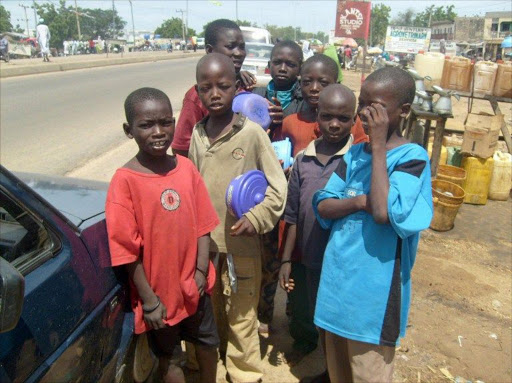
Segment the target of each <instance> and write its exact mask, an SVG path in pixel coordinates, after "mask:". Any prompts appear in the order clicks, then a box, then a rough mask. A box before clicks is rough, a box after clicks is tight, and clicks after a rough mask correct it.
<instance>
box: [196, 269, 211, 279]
mask: <svg viewBox="0 0 512 383" xmlns="http://www.w3.org/2000/svg"><path fill="white" fill-rule="evenodd" d="M196 270H197V271H199V272H200V273H201V274H203V276H204V279H208V273H207V272H205V271H203V270H201V269H200V268H199V267H196Z"/></svg>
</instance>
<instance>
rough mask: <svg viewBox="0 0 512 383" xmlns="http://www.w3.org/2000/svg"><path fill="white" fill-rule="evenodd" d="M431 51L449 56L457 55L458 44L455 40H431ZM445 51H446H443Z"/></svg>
mask: <svg viewBox="0 0 512 383" xmlns="http://www.w3.org/2000/svg"><path fill="white" fill-rule="evenodd" d="M429 51H430V52H441V53H444V54H445V55H448V56H452V57H453V56H455V55H456V53H457V44H456V43H455V41H443V40H430V49H429ZM442 51H444V52H442Z"/></svg>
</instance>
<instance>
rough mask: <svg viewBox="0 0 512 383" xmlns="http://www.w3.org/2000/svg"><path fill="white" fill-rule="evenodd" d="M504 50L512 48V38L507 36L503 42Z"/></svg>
mask: <svg viewBox="0 0 512 383" xmlns="http://www.w3.org/2000/svg"><path fill="white" fill-rule="evenodd" d="M501 47H502V48H512V36H510V35H509V36H507V37H505V38H504V39H503V42H502V43H501Z"/></svg>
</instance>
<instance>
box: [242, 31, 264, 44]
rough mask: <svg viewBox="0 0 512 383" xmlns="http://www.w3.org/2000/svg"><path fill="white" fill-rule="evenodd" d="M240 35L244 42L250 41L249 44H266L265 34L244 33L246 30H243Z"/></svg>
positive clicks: (257, 32) (255, 32)
mask: <svg viewBox="0 0 512 383" xmlns="http://www.w3.org/2000/svg"><path fill="white" fill-rule="evenodd" d="M242 34H243V36H244V41H245V42H248V41H250V42H251V43H262V44H266V43H267V36H266V34H265V33H262V32H261V31H246V30H243V31H242Z"/></svg>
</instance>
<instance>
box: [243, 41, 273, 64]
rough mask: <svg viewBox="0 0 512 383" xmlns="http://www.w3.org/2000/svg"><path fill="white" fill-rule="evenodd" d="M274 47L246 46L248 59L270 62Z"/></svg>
mask: <svg viewBox="0 0 512 383" xmlns="http://www.w3.org/2000/svg"><path fill="white" fill-rule="evenodd" d="M272 48H273V46H272V45H258V44H246V45H245V50H246V51H247V56H246V58H247V59H257V60H267V61H268V60H270V53H271V52H272Z"/></svg>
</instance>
